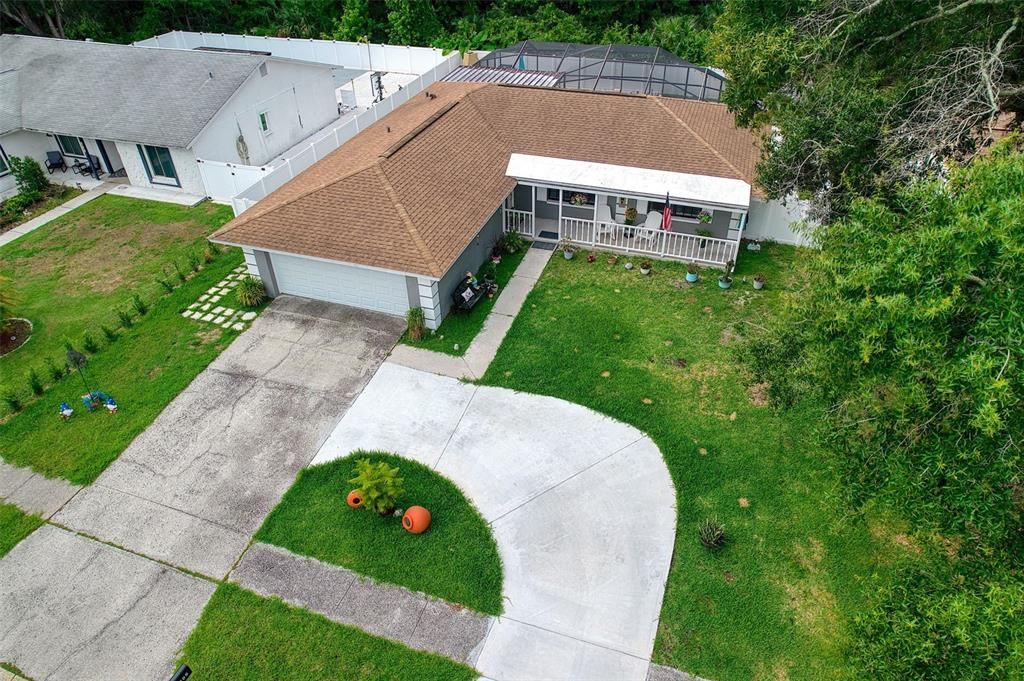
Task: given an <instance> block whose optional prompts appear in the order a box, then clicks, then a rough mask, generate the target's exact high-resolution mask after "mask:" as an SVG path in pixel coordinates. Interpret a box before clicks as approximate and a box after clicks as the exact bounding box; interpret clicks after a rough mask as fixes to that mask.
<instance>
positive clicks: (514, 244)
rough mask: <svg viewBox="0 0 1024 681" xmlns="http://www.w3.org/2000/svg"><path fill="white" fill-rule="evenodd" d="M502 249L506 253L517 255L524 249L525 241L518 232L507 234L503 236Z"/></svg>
mask: <svg viewBox="0 0 1024 681" xmlns="http://www.w3.org/2000/svg"><path fill="white" fill-rule="evenodd" d="M504 248H505V252H506V253H518V252H519V251H521V250H523V249H524V248H526V239H524V238H523V235H522V234H520V233H519V232H509V233H507V234H506V235H505V242H504Z"/></svg>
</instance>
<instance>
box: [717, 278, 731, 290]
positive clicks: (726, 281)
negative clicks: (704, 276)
mask: <svg viewBox="0 0 1024 681" xmlns="http://www.w3.org/2000/svg"><path fill="white" fill-rule="evenodd" d="M730 286H732V279H730V278H728V277H719V278H718V288H729V287H730Z"/></svg>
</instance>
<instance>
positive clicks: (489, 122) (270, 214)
mask: <svg viewBox="0 0 1024 681" xmlns="http://www.w3.org/2000/svg"><path fill="white" fill-rule="evenodd" d="M757 158H758V143H757V139H756V137H755V136H754V135H753V134H752V133H750V132H749V131H747V130H744V129H741V128H737V127H736V125H735V123H734V120H733V117H732V115H731V114H730V113H729V112H728V110H727V109H726V108H725V106H724V105H722V104H718V103H714V102H705V101H693V100H686V99H673V98H665V97H655V96H645V95H629V94H611V93H606V94H602V93H594V92H581V91H578V90H571V89H557V88H554V89H553V88H536V87H521V86H512V85H506V84H493V83H490V84H488V83H470V82H440V83H435V84H434V85H431V86H430V87H429V89H428V90H427V91H426V92H424V93H421V94H420V95H417V96H416V97H415V98H413V99H411V100H410V101H408V102H407V103H405V104H404V105H402V106H400V107H398V108H397V109H395V111H394V112H392V113H391V114H389V115H388V116H385V117H384V118H382V119H381V120H379V121H378V122H377V123H375V124H374V125H372V126H370V127H368V128H367V129H366V130H364V131H362V132H360V133H359V134H358V135H357V136H356V137H354V138H353V139H351V140H349V141H348V142H347V143H345V144H344V145H342V146H341V147H339V148H338V149H337V150H336V151H334V152H333V153H331V154H330V155H328V156H326V157H325V158H323V159H322V160H320V161H319V162H318V163H316V164H315V165H313V166H312V167H311V168H309V169H308V170H306V171H305V172H303V173H302V174H301V175H299V176H297V177H296V178H295V179H293V180H291V181H290V182H288V183H287V184H285V185H284V186H282V187H281V188H279V189H278V190H276V191H274V192H273V193H271V194H270V195H269V196H267V197H266V198H265V199H263V200H262V201H260V202H259V203H257V204H255V205H254V206H252V207H251V208H249V209H248V210H246V211H245V212H244V213H242V214H241V215H240V216H238V217H237V218H235V219H234V220H233V221H232V222H230V223H228V224H227V225H225V226H224V227H223V228H221V229H220V230H218V231H217V232H216V233H215V234H214V235H213V236H212V240H213V241H215V242H218V243H224V244H232V245H237V246H241V247H242V248H243V250H244V251H245V252H246V259H247V261H248V262H249V267H250V271H252V272H253V273H254V274H258V275H259V276H260V277H261V278H262V279H263V281H264V282H265V284H266V286H267V289H268V291H269V292H270V293H271V294H272V295H277V294H279V293H289V294H294V295H298V296H304V297H308V298H315V299H321V300H327V301H332V302H337V303H343V304H347V305H352V306H356V307H361V308H368V309H372V310H378V311H382V312H387V313H391V314H404V313H405V312H406V311H407V310H408V309H409V308H410V307H421V308H422V309H423V311H424V315H425V317H426V321H427V326H428V327H430V328H436V327H437V325H438V324H439V323H440V321H441V320H442V319H443V318H444V317H445V315H446V314H447V313H448V312H449V310H450V308H451V304H452V301H451V296H452V294H453V291H454V290H455V289H456V287H457V286H458V284H459V282H460V280H461V279H462V278H463V277H464V275H465V273H466V272H467V271H472V270H476V269H477V268H478V267H479V266H480V264H481V263H482V262H484V261H485V260H486V258H487V256H488V254H489V252H490V250H491V249H492V247H493V246H494V244H495V243H496V242H497V241H498V240H499V238H500V237H501V236H502V234H503V233H504V232H510V231H515V232H519V233H521V234H523V235H525V236H527V237H529V238H531V239H534V240H536V241H538V242H541V243H545V242H546V243H549V244H553V243H555V242H558V241H559V240H562V239H566V240H569V241H571V242H573V243H576V244H580V245H583V246H587V247H594V248H600V249H608V250H614V251H619V252H622V253H630V254H637V255H639V256H641V257H654V258H665V259H676V260H682V261H694V262H698V263H701V264H703V265H707V266H716V267H721V266H724V265H725V263H727V262H728V261H730V260H735V259H736V257H737V254H738V251H739V245H740V238H741V236H742V235H743V233H744V229H745V228H749V227H750V226H752V225H754V224H755V223H756V222H758V221H759V220H769V219H776V217H775V216H776V215H777V213H778V211H773V210H772V204H770V203H768V202H766V201H765V200H764V199H763V198H762V197H761V195H760V192H759V190H758V189H757V188H756V186H754V167H755V164H756V162H757ZM666 200H667V201H668V204H669V209H668V210H669V213H670V219H669V221H668V222H669V224H667V225H666V224H664V223H663V216H664V209H665V202H666ZM634 210H635V212H636V217H635V218H633V219H629V218H632V217H633V211H634ZM783 212H784V211H783ZM664 227H668V229H665V228H664ZM768 227H770V228H771V229H778V228H780V227H781V229H786V228H787V227H788V223H784V224H782V225H770V226H765V225H762V226H761V230H762V231H764V230H765V229H766V228H768Z"/></svg>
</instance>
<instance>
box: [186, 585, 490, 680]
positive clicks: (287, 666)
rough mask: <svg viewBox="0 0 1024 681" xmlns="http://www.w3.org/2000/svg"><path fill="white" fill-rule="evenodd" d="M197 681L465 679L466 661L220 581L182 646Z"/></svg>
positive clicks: (470, 674) (471, 676) (468, 673)
mask: <svg viewBox="0 0 1024 681" xmlns="http://www.w3.org/2000/svg"><path fill="white" fill-rule="evenodd" d="M180 661H181V662H183V663H185V664H188V665H189V667H190V668H191V669H192V671H193V673H194V675H195V677H194V678H196V679H199V680H201V681H311V680H312V679H318V680H323V681H331V680H336V681H403V680H405V679H432V680H436V681H469V680H470V679H475V678H476V677H477V674H476V672H474V671H473V670H472V669H470V668H469V667H465V666H463V665H459V664H456V663H455V662H452V661H451V660H447V659H445V658H443V657H440V656H437V655H432V654H429V653H424V652H420V651H416V650H411V649H409V648H406V647H405V646H403V645H401V644H398V643H393V642H391V641H386V640H384V639H381V638H376V637H374V636H370V635H369V634H366V633H364V632H362V631H360V630H359V629H356V628H354V627H348V626H343V625H341V624H337V623H335V622H331V621H330V620H328V619H326V618H324V617H321V616H320V615H315V614H313V613H311V612H308V611H306V610H302V609H301V608H295V607H292V606H290V605H286V604H285V603H283V602H281V601H280V600H278V599H276V598H274V599H267V598H262V597H260V596H257V595H256V594H254V593H251V592H249V591H246V590H244V589H241V588H240V587H237V586H235V585H233V584H222V585H221V586H220V587H219V588H218V589H217V591H216V592H214V594H213V598H211V599H210V602H209V603H207V605H206V608H205V609H204V610H203V615H202V617H201V618H200V620H199V624H198V625H196V628H195V629H194V630H193V632H192V635H191V636H190V637H189V639H188V641H186V642H185V647H184V649H183V650H182V653H181V660H180Z"/></svg>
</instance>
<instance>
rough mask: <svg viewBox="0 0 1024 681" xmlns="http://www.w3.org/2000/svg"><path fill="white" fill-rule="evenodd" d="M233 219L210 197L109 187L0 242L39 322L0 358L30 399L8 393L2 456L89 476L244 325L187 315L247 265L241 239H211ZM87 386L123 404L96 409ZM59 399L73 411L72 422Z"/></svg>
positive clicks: (10, 387)
mask: <svg viewBox="0 0 1024 681" xmlns="http://www.w3.org/2000/svg"><path fill="white" fill-rule="evenodd" d="M229 217H230V211H228V210H226V209H224V208H223V207H219V206H213V205H210V204H201V205H200V206H197V207H195V208H191V209H188V208H182V207H180V206H175V205H168V204H160V203H156V202H151V201H138V200H134V199H125V198H121V197H110V196H104V197H101V198H99V199H96V200H95V201H93V202H91V203H89V204H86V205H85V206H83V207H82V208H79V209H77V210H75V211H73V212H72V213H69V214H68V216H66V217H65V218H63V219H62V220H60V221H58V222H57V223H55V224H53V225H48V226H46V227H44V228H42V229H40V230H39V231H37V232H33V233H32V234H29V235H27V236H26V237H23V238H22V239H19V240H18V241H16V242H14V243H12V244H9V245H8V246H6V247H4V248H3V249H0V255H2V257H3V265H2V267H3V271H4V272H5V273H7V275H8V276H9V277H10V278H11V279H12V281H13V282H14V283H15V286H16V290H17V292H18V294H19V296H21V297H22V298H23V302H22V303H20V304H19V306H18V315H19V316H24V317H27V318H29V319H31V320H32V321H33V325H34V328H33V337H32V340H31V341H30V342H29V343H27V344H25V345H24V346H23V347H21V348H19V349H17V350H16V351H14V352H12V353H11V354H9V355H7V356H6V357H3V358H0V368H2V369H3V371H2V372H0V375H2V385H0V392H3V393H4V394H5V396H6V397H8V398H9V397H10V394H12V393H13V394H14V396H15V398H16V399H17V401H18V402H19V403H20V404H19V406H20V407H21V409H20V410H19V411H16V413H11V411H12V410H11V404H10V400H9V399H8V400H7V402H8V404H7V405H6V406H7V411H8V413H7V415H6V416H4V417H0V418H3V420H4V421H5V422H4V424H3V440H4V447H3V458H4V459H5V460H7V461H8V462H10V463H13V464H16V465H20V466H29V467H31V468H33V469H34V470H36V471H38V472H40V473H43V474H44V475H48V476H59V477H64V478H67V479H68V480H70V481H72V482H74V483H77V484H87V483H89V482H91V481H92V480H94V479H95V478H96V477H97V476H98V475H99V474H100V473H101V472H102V471H103V469H104V468H105V467H106V466H107V465H108V464H109V463H110V462H111V461H113V460H114V459H115V458H117V456H118V455H119V454H120V453H121V451H122V450H123V449H124V448H125V447H126V446H127V445H128V443H130V442H131V441H132V439H134V438H135V436H136V435H138V434H139V433H140V432H142V430H143V429H145V428H146V426H148V425H149V424H150V423H151V422H152V421H153V419H154V418H156V416H157V414H159V413H160V411H161V410H162V409H163V408H164V407H165V406H166V405H167V403H168V402H170V401H171V400H172V399H173V398H174V397H175V396H176V395H177V394H178V393H179V392H181V390H183V389H184V388H185V387H186V386H187V385H188V384H189V383H190V382H191V381H192V379H193V378H195V376H196V375H197V374H198V373H199V372H200V371H202V370H203V369H204V368H205V367H206V366H207V365H208V364H209V363H210V362H211V361H212V360H213V359H214V358H215V357H216V356H217V355H218V354H219V353H220V352H221V350H223V349H224V348H225V347H227V345H228V344H229V343H230V342H231V341H232V340H233V339H234V338H235V337H236V336H237V335H238V331H237V330H235V329H234V328H227V329H224V328H221V327H219V326H215V325H213V324H209V323H205V322H201V321H196V320H192V319H186V318H183V317H182V316H181V314H182V312H183V311H184V310H186V309H187V307H188V306H189V305H191V304H194V303H195V302H196V300H197V299H198V298H199V297H200V296H201V295H203V294H204V293H205V292H206V291H207V290H209V289H210V287H212V286H214V285H216V284H218V283H219V282H222V281H224V280H225V277H226V276H227V275H229V274H231V273H232V272H233V270H234V269H235V268H237V267H238V266H239V265H240V263H241V254H240V253H239V252H238V251H237V249H231V250H228V251H222V250H214V249H209V248H208V247H207V245H206V243H205V238H204V237H205V235H206V234H208V233H210V232H211V231H212V230H214V229H215V228H216V227H217V226H218V225H219V224H221V223H222V222H223V221H225V220H226V219H228V218H229ZM147 230H148V231H147ZM175 265H177V267H175ZM179 273H180V275H179ZM233 298H234V296H233V295H232V296H228V297H227V298H226V299H225V302H226V303H229V304H232V305H233V306H234V307H236V308H238V307H240V306H239V305H237V304H236V303H230V299H233ZM246 309H249V308H246ZM65 343H71V345H72V346H73V347H74V348H75V350H76V351H77V352H80V353H81V354H83V355H84V356H85V357H86V358H87V361H86V363H85V365H84V366H83V367H82V371H81V372H79V371H72V372H67V371H66V370H64V364H65V361H66V357H67V352H66V347H65ZM32 373H34V374H35V378H36V379H37V383H36V385H35V387H36V388H38V390H39V391H41V395H40V396H38V397H36V396H34V395H33V392H35V391H34V390H33V389H32V388H33V386H32V383H33V381H32V380H31V378H32ZM87 388H88V389H89V390H99V391H102V392H103V393H105V394H108V395H111V396H112V397H114V398H115V399H116V401H117V404H118V411H117V413H116V414H108V413H107V411H106V410H105V409H103V408H102V407H101V408H100V409H99V410H98V411H96V412H93V413H90V412H88V411H87V410H86V408H85V405H84V404H83V403H82V401H81V399H80V397H81V396H82V395H83V394H85V393H86V392H87ZM61 403H66V404H67V405H68V406H70V407H71V408H73V409H74V410H75V413H74V415H73V416H72V417H71V418H70V419H69V420H67V421H62V420H61V418H60V417H59V415H58V405H60V404H61Z"/></svg>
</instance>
